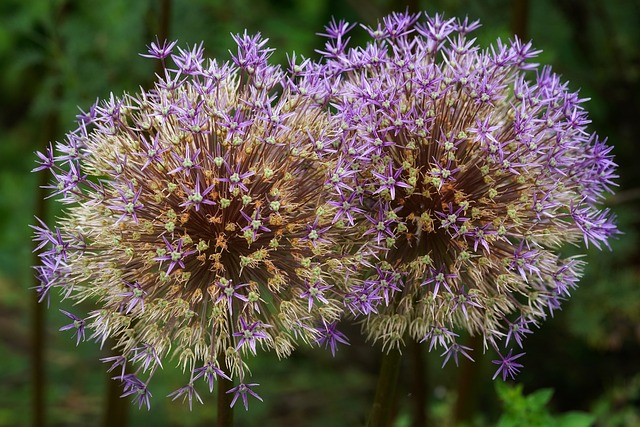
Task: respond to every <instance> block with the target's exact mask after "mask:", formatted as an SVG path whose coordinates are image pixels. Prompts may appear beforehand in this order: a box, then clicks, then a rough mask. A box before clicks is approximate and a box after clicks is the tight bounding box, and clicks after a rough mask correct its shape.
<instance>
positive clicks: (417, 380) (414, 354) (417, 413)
mask: <svg viewBox="0 0 640 427" xmlns="http://www.w3.org/2000/svg"><path fill="white" fill-rule="evenodd" d="M409 352H410V354H411V368H412V369H411V371H412V375H411V376H412V380H411V396H412V398H413V420H412V426H413V427H427V426H428V425H429V418H428V417H429V412H428V408H429V393H428V392H427V387H428V380H429V379H428V377H427V368H426V366H425V363H424V355H423V351H422V346H421V345H420V344H419V343H417V342H416V341H415V340H413V339H412V340H410V344H409Z"/></svg>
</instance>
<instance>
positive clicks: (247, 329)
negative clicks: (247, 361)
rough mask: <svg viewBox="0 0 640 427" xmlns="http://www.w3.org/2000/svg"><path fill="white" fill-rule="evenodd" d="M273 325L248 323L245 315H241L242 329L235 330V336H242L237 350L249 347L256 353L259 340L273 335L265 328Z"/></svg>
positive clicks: (240, 326)
mask: <svg viewBox="0 0 640 427" xmlns="http://www.w3.org/2000/svg"><path fill="white" fill-rule="evenodd" d="M270 327H271V325H265V324H263V323H262V322H259V321H258V322H253V323H251V324H249V323H247V321H246V320H245V318H244V317H240V325H239V328H240V330H239V331H238V332H234V333H233V336H234V337H240V339H239V340H238V344H237V345H236V350H239V349H241V348H246V347H249V350H251V353H253V354H256V343H257V342H258V340H267V341H268V340H270V339H271V337H269V335H267V334H266V333H265V332H264V329H265V328H270Z"/></svg>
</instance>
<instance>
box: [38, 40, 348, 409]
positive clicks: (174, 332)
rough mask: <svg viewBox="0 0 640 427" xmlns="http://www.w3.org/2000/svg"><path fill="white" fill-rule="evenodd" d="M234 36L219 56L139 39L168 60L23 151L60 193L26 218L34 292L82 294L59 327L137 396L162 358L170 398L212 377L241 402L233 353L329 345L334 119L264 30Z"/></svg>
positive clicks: (145, 392) (338, 286)
mask: <svg viewBox="0 0 640 427" xmlns="http://www.w3.org/2000/svg"><path fill="white" fill-rule="evenodd" d="M234 39H235V41H236V42H237V45H238V48H237V52H234V53H233V54H232V55H233V60H232V61H231V62H228V63H222V64H221V63H218V62H217V61H215V60H210V59H206V58H204V56H203V48H202V46H201V45H197V46H194V47H193V48H191V49H178V53H170V52H171V51H172V49H173V47H174V44H175V43H170V44H166V43H164V44H162V47H161V48H160V47H159V46H160V43H159V42H158V43H152V45H151V47H150V53H149V55H147V56H150V57H154V58H157V59H161V60H163V64H164V61H165V59H166V61H167V64H166V68H165V74H164V76H163V77H162V78H160V77H159V78H158V80H157V82H156V83H155V85H154V87H153V89H151V90H141V91H140V93H138V94H135V95H126V96H124V97H122V98H117V97H115V96H113V95H112V96H110V97H109V99H106V100H103V101H100V102H98V103H97V104H96V105H95V106H94V107H93V108H92V109H91V112H90V113H89V114H83V115H82V118H81V120H80V122H79V128H78V129H77V130H76V131H73V132H70V133H69V134H68V135H67V140H66V141H64V142H60V143H58V144H57V152H56V153H55V154H54V150H53V148H49V150H47V152H46V153H44V154H38V155H39V158H40V159H41V162H40V166H39V167H37V168H36V170H42V169H49V170H50V171H51V173H52V174H53V177H54V182H53V184H52V185H51V186H50V188H52V189H53V195H54V196H58V198H59V199H60V200H61V201H62V202H63V203H65V204H66V210H65V211H64V214H63V215H62V217H61V218H60V219H59V220H58V221H57V223H56V226H55V227H54V228H51V229H50V228H49V227H47V226H46V224H44V223H42V222H41V221H40V224H39V225H38V226H34V229H35V240H36V241H37V242H38V243H39V245H38V249H39V250H40V251H41V254H40V255H41V259H42V264H41V265H40V266H37V267H36V270H37V274H38V276H39V278H40V280H41V286H40V288H39V289H38V291H39V292H40V294H41V296H42V298H44V297H45V296H47V295H48V294H49V290H50V289H51V288H60V289H61V290H62V293H63V295H64V297H66V298H71V299H73V300H75V301H79V302H83V301H87V302H86V303H83V304H82V305H80V306H79V307H78V310H82V309H84V308H85V307H86V306H89V304H90V303H91V304H94V306H95V309H93V310H91V311H90V312H89V313H88V315H87V316H86V318H84V319H83V318H82V317H78V316H77V315H76V314H71V313H69V312H64V311H63V314H65V315H66V316H67V317H69V318H71V319H72V320H73V321H74V323H73V324H71V325H68V326H65V327H64V328H62V329H63V330H66V329H71V328H75V329H76V331H75V332H76V336H77V339H78V340H80V338H81V337H82V338H84V334H85V329H86V330H88V331H92V333H93V335H92V338H94V339H96V340H97V341H99V342H101V343H104V342H105V340H107V338H111V339H113V341H114V342H115V347H116V349H117V350H118V351H119V352H120V355H119V356H116V357H112V358H108V359H105V361H106V362H109V363H111V364H112V366H111V370H114V371H115V373H118V374H119V375H118V376H117V377H116V378H119V379H121V380H122V381H123V382H124V385H125V394H126V395H135V396H134V397H135V398H136V399H137V401H138V403H139V404H140V405H141V406H142V405H146V406H148V405H149V397H150V395H151V394H150V392H149V389H148V384H149V380H150V379H151V377H152V376H153V375H154V374H155V373H157V371H158V370H157V368H160V367H162V361H163V360H165V359H167V358H169V357H174V359H175V360H176V361H177V363H178V364H179V365H180V366H181V367H182V368H183V369H185V370H187V371H189V372H190V376H189V381H188V385H186V386H184V387H182V388H181V389H179V390H177V391H176V392H175V393H173V394H172V396H173V397H174V398H177V397H180V396H182V397H183V398H185V399H187V398H188V400H189V403H190V404H191V403H192V401H193V400H194V397H195V399H196V400H198V401H200V397H199V396H198V394H197V392H196V389H195V388H194V381H196V380H198V379H200V378H203V379H204V380H205V381H204V382H207V383H208V384H209V387H210V389H212V387H213V385H212V383H213V381H214V380H215V378H217V377H218V376H223V377H230V378H236V379H238V381H239V384H240V385H239V386H238V387H237V388H236V389H235V390H237V393H239V394H237V395H236V396H235V397H234V399H233V401H234V402H235V401H236V400H237V398H238V396H241V397H242V400H243V403H244V404H245V406H246V395H247V393H249V394H251V395H254V396H257V395H256V394H255V392H253V391H252V390H251V389H250V388H249V387H253V386H255V385H257V384H247V381H246V379H245V376H246V374H247V373H248V371H247V368H246V364H245V359H246V355H248V354H255V353H256V352H257V351H258V350H259V349H273V350H275V351H276V352H277V354H278V355H280V356H286V355H288V354H289V353H290V352H291V351H292V349H293V348H294V346H295V345H296V343H297V342H299V341H304V342H311V343H316V344H318V343H323V342H327V340H332V339H333V338H331V337H333V336H334V335H335V334H332V335H331V337H325V335H327V331H332V332H333V329H331V328H328V325H334V324H335V322H336V321H337V320H338V318H339V317H340V308H339V307H340V305H339V303H338V301H339V300H338V299H337V296H339V295H340V294H341V293H342V290H343V289H344V286H345V285H344V283H343V281H344V279H343V281H339V280H337V281H334V280H332V279H331V277H330V276H331V275H332V274H334V273H336V274H335V275H336V277H343V278H344V277H345V276H346V275H345V274H344V272H342V273H340V272H341V271H342V269H343V268H345V264H344V262H343V260H341V259H340V257H339V256H336V254H335V253H334V251H331V252H330V251H328V250H327V248H328V247H330V246H332V245H333V242H334V241H335V239H336V238H337V236H338V234H339V233H341V231H340V230H339V228H338V227H337V226H334V225H333V224H332V220H333V217H334V214H333V213H331V210H332V207H331V206H330V205H328V204H326V203H325V198H324V176H325V175H326V173H327V172H326V171H325V168H327V167H328V166H327V165H330V164H331V163H329V162H325V161H320V160H319V154H322V150H323V148H322V147H324V146H325V145H330V142H331V140H332V138H335V135H332V134H331V129H332V128H334V127H333V126H331V125H330V124H329V119H328V117H327V115H326V113H324V112H323V111H322V110H321V109H320V108H319V107H317V106H315V105H314V104H313V103H311V102H310V101H308V100H307V98H303V97H301V96H298V95H293V94H291V93H290V91H289V89H288V85H284V84H283V82H286V79H285V73H284V72H283V71H281V70H280V69H279V68H278V67H275V66H271V65H269V64H268V62H267V60H268V58H269V55H270V52H271V50H270V49H268V48H266V47H265V43H266V40H264V39H262V38H260V36H248V35H247V34H244V35H238V36H235V37H234ZM169 59H171V60H172V62H173V65H171V64H169ZM345 262H346V261H345ZM338 274H340V276H338ZM331 342H332V350H334V343H333V341H331ZM220 355H223V356H224V358H225V360H226V365H227V366H228V367H229V368H228V369H227V368H225V367H224V366H223V365H222V364H221V363H219V360H220ZM125 367H128V369H127V371H128V372H129V373H127V374H125ZM120 372H121V373H120ZM141 377H146V379H144V380H143V379H141Z"/></svg>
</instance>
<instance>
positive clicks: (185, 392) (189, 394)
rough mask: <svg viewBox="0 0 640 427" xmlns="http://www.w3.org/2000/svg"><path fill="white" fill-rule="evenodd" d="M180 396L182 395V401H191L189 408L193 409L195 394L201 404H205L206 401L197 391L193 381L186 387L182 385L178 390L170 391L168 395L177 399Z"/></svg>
mask: <svg viewBox="0 0 640 427" xmlns="http://www.w3.org/2000/svg"><path fill="white" fill-rule="evenodd" d="M180 396H182V401H183V402H184V401H185V400H188V401H189V410H192V409H193V398H194V396H195V398H196V400H197V401H198V402H200V403H201V404H204V402H202V398H201V397H200V395H199V394H198V392H197V391H196V389H195V387H194V386H193V383H189V384H187V385H186V386H184V387H180V388H179V389H178V390H176V391H174V392H172V393H169V394H168V395H167V397H173V399H171V400H176V399H177V398H179V397H180Z"/></svg>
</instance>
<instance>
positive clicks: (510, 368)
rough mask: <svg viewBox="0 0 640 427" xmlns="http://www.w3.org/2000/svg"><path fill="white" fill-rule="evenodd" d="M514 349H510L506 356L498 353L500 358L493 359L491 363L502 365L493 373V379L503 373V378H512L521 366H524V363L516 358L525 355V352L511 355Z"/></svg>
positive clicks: (504, 379)
mask: <svg viewBox="0 0 640 427" xmlns="http://www.w3.org/2000/svg"><path fill="white" fill-rule="evenodd" d="M512 351H513V350H509V353H508V354H507V355H506V356H503V355H502V354H500V353H498V356H500V359H499V360H492V361H491V363H494V364H496V365H500V366H499V367H498V370H497V371H496V373H495V374H493V379H496V377H497V376H498V375H500V374H502V380H503V381H506V380H507V377H511V378H512V379H513V378H515V376H516V375H517V374H518V372H520V368H522V364H520V363H518V362H515V360H516V359H518V358H520V357H522V356H524V353H518V354H516V355H514V356H512V355H511V353H512Z"/></svg>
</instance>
